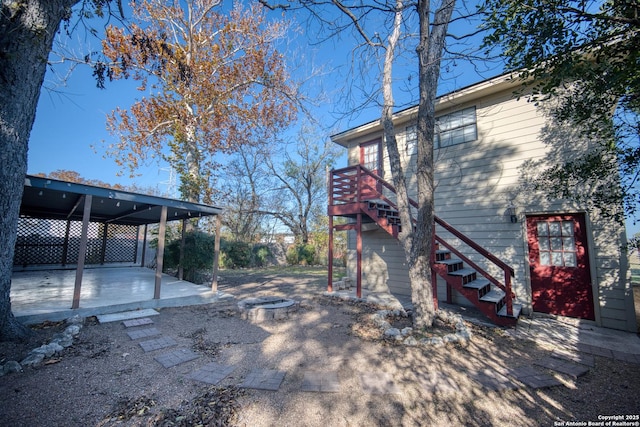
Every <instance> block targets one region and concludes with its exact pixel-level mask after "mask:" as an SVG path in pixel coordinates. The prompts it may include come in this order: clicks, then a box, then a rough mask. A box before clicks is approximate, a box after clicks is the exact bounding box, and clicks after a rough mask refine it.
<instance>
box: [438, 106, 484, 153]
mask: <svg viewBox="0 0 640 427" xmlns="http://www.w3.org/2000/svg"><path fill="white" fill-rule="evenodd" d="M477 139H478V124H477V118H476V107H475V105H474V106H473V107H468V108H464V109H462V110H458V111H454V112H453V113H450V114H445V115H443V116H440V117H437V118H436V132H435V145H436V147H437V148H445V147H450V146H453V145H458V144H463V143H465V142H471V141H475V140H477Z"/></svg>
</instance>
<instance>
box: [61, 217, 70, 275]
mask: <svg viewBox="0 0 640 427" xmlns="http://www.w3.org/2000/svg"><path fill="white" fill-rule="evenodd" d="M70 235H71V220H70V219H68V220H67V225H66V227H65V230H64V242H63V243H62V260H61V261H62V266H63V267H64V266H66V265H67V256H68V254H69V236H70Z"/></svg>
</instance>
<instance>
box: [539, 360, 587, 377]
mask: <svg viewBox="0 0 640 427" xmlns="http://www.w3.org/2000/svg"><path fill="white" fill-rule="evenodd" d="M533 364H534V365H537V366H542V367H543V368H547V369H551V370H552V371H556V372H560V373H561V374H566V375H569V376H570V377H572V378H574V379H578V378H579V377H581V376H583V375H584V374H586V373H587V372H589V368H588V367H586V366H584V365H578V364H575V363H572V362H568V361H566V360H560V359H556V358H555V357H549V356H548V357H543V358H542V359H540V360H537V361H535V362H533Z"/></svg>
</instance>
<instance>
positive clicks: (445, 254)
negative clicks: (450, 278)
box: [436, 249, 451, 262]
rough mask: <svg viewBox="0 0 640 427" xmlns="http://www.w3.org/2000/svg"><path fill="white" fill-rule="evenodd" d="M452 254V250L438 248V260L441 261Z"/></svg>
mask: <svg viewBox="0 0 640 427" xmlns="http://www.w3.org/2000/svg"><path fill="white" fill-rule="evenodd" d="M450 254H451V252H450V251H441V250H439V249H437V250H436V262H439V261H444V260H445V259H449V258H447V257H448V256H449V255H450Z"/></svg>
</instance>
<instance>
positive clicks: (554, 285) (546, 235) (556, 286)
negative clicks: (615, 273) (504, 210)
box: [527, 214, 595, 320]
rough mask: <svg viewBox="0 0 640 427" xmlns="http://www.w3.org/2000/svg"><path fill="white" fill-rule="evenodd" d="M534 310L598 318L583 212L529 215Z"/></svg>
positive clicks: (528, 231) (528, 230) (528, 235)
mask: <svg viewBox="0 0 640 427" xmlns="http://www.w3.org/2000/svg"><path fill="white" fill-rule="evenodd" d="M527 237H528V241H529V263H530V270H531V293H532V302H533V310H534V311H538V312H542V313H549V314H556V315H560V316H568V317H578V318H581V319H591V320H594V319H595V315H594V308H593V293H592V290H591V273H590V269H589V254H588V251H587V236H586V229H585V221H584V215H582V214H572V215H540V216H529V217H527Z"/></svg>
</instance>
